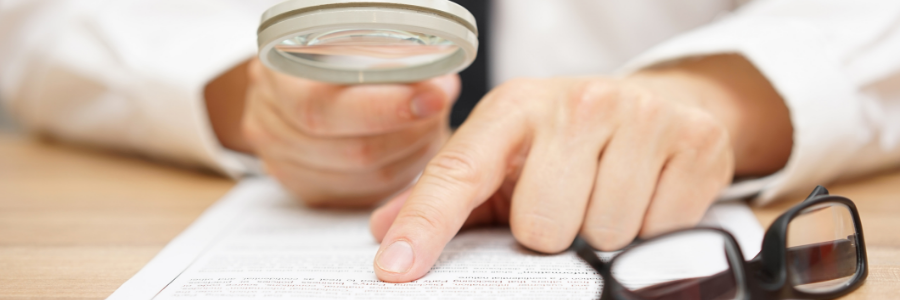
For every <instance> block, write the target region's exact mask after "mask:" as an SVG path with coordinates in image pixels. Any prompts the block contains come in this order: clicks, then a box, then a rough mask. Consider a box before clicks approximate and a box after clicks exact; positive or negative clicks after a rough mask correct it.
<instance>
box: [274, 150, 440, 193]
mask: <svg viewBox="0 0 900 300" xmlns="http://www.w3.org/2000/svg"><path fill="white" fill-rule="evenodd" d="M440 146H441V144H440V143H438V142H435V143H433V144H430V145H428V146H426V147H423V148H422V149H420V150H418V151H417V152H415V153H413V154H412V155H410V156H409V157H406V158H404V159H402V160H399V161H397V162H394V163H392V164H389V165H387V166H385V167H383V168H381V169H378V170H374V171H371V172H363V173H346V172H330V171H322V170H313V169H309V168H305V167H303V166H298V165H296V164H295V163H294V162H293V161H289V160H288V161H285V160H278V159H272V158H271V157H270V156H268V154H267V151H266V150H265V149H263V150H260V151H258V155H259V156H260V158H261V159H262V160H263V162H264V163H265V166H266V171H267V173H269V174H270V175H272V176H273V177H275V178H277V179H278V180H279V182H281V183H282V184H283V185H284V186H285V187H286V188H287V189H288V190H290V191H291V192H292V193H293V194H295V195H298V196H299V198H300V199H299V200H301V201H302V202H304V203H305V204H307V205H309V206H313V207H368V206H371V205H373V204H375V203H377V202H379V201H381V200H384V199H385V197H388V196H390V195H391V194H393V193H395V192H396V191H398V190H400V189H402V188H403V187H405V186H407V185H409V183H410V182H411V181H412V180H413V179H414V178H415V177H416V175H418V174H419V172H420V170H422V168H424V167H425V164H427V163H428V160H429V158H431V157H432V156H433V153H436V152H437V150H438V149H439V148H440Z"/></svg>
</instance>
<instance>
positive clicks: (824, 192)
mask: <svg viewBox="0 0 900 300" xmlns="http://www.w3.org/2000/svg"><path fill="white" fill-rule="evenodd" d="M819 196H828V189H825V187H824V186H821V185H817V186H816V188H814V189H813V191H812V193H809V196H806V199H805V200H803V201H809V200H812V199H815V198H818V197H819Z"/></svg>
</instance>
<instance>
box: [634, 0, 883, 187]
mask: <svg viewBox="0 0 900 300" xmlns="http://www.w3.org/2000/svg"><path fill="white" fill-rule="evenodd" d="M720 53H738V54H741V55H743V56H744V57H746V58H747V59H748V60H749V61H750V62H752V63H753V64H754V65H755V66H756V67H757V68H758V69H759V70H760V72H762V74H763V75H764V76H766V78H767V79H768V80H769V82H771V83H772V85H773V86H774V87H775V89H776V90H777V91H778V93H779V94H780V95H781V96H782V97H783V98H784V100H785V102H786V104H787V107H788V108H789V110H790V116H791V122H792V124H793V126H794V146H793V150H792V153H791V156H790V159H789V161H788V163H787V165H786V166H785V167H784V169H782V170H780V171H778V172H777V173H775V174H773V175H771V176H767V177H764V178H761V179H758V180H754V181H748V182H744V183H743V184H740V183H739V184H735V185H733V186H732V187H731V188H730V189H728V190H727V191H726V192H725V193H724V194H723V196H726V197H728V196H737V195H739V194H746V193H755V192H760V194H759V197H758V199H759V201H761V202H760V203H765V202H768V201H770V200H772V199H774V198H776V197H778V196H782V195H785V194H788V193H794V192H808V191H812V189H813V187H814V186H815V185H816V184H826V183H829V182H831V181H834V180H837V179H842V178H848V177H853V176H858V175H861V174H864V173H871V172H875V171H878V170H882V169H887V168H891V167H895V166H898V164H900V1H897V0H860V1H845V0H759V1H755V2H753V3H750V4H747V5H745V6H744V7H742V8H741V9H739V10H738V11H736V12H734V13H733V14H731V15H728V16H725V17H724V18H722V19H720V20H718V21H716V22H714V23H712V24H710V25H707V26H705V27H702V28H700V29H697V30H694V31H692V32H688V33H687V34H684V35H681V36H678V37H676V38H674V39H672V40H669V41H667V42H664V43H662V44H660V45H658V46H657V47H655V48H653V49H651V50H650V51H648V52H645V53H644V54H642V55H640V56H639V57H638V58H636V59H635V60H633V61H631V62H630V63H629V64H627V65H626V67H625V68H624V69H623V70H622V72H623V73H627V72H633V71H635V70H638V69H641V68H645V67H649V66H653V65H658V64H662V63H667V62H672V61H675V60H678V59H683V58H688V57H696V56H703V55H711V54H720Z"/></svg>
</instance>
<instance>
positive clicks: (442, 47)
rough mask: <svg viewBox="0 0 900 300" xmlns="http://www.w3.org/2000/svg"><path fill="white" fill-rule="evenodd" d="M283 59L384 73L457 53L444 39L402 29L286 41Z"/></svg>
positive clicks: (280, 48) (340, 32) (279, 47)
mask: <svg viewBox="0 0 900 300" xmlns="http://www.w3.org/2000/svg"><path fill="white" fill-rule="evenodd" d="M275 49H276V50H277V51H278V52H279V53H280V54H281V55H283V56H285V57H288V58H291V59H294V60H298V61H301V62H303V63H307V64H317V65H319V66H322V67H327V68H330V69H344V70H383V69H395V68H406V67H412V66H419V65H425V64H429V63H432V62H435V61H438V60H441V59H443V58H446V57H448V56H450V55H452V54H453V53H455V52H456V51H457V50H458V49H459V46H457V45H456V44H454V43H453V42H451V41H448V40H446V39H444V38H441V37H438V36H434V35H428V34H422V33H415V32H408V31H399V30H335V31H329V32H324V33H312V34H307V35H302V36H297V37H294V38H291V39H286V40H284V41H282V42H281V43H280V44H278V45H276V46H275Z"/></svg>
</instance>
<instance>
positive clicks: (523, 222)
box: [510, 213, 575, 253]
mask: <svg viewBox="0 0 900 300" xmlns="http://www.w3.org/2000/svg"><path fill="white" fill-rule="evenodd" d="M511 221H512V224H510V227H511V228H510V229H511V230H512V233H513V236H515V238H516V240H518V241H519V243H521V244H522V245H524V246H525V247H528V248H529V249H532V250H535V251H538V252H543V253H557V252H561V251H563V250H565V249H566V248H567V247H568V246H569V244H571V242H572V240H573V239H574V238H575V237H574V236H572V237H568V236H564V235H563V234H562V232H561V231H562V229H561V227H560V224H559V223H558V222H556V221H553V220H552V219H550V218H548V217H547V216H544V215H542V214H540V213H529V214H525V215H522V216H515V217H514V219H513V220H511Z"/></svg>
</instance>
